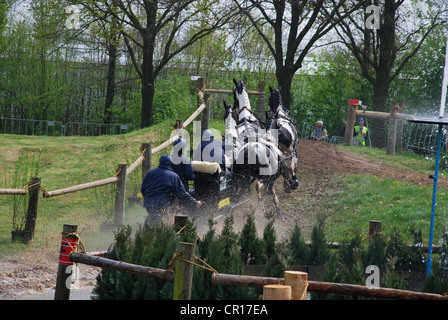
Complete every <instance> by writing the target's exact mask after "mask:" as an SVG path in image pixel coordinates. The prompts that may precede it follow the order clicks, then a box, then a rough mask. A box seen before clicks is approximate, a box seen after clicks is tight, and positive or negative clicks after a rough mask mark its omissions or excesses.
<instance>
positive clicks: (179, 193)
mask: <svg viewBox="0 0 448 320" xmlns="http://www.w3.org/2000/svg"><path fill="white" fill-rule="evenodd" d="M140 191H141V193H142V195H143V197H144V201H143V206H144V207H145V208H151V209H160V208H166V207H168V206H170V205H171V200H172V197H173V196H176V197H177V198H179V199H180V200H181V201H183V202H185V203H188V204H192V205H195V204H196V200H195V199H194V198H193V197H192V196H191V195H190V194H189V193H188V192H187V191H185V188H184V185H183V184H182V181H181V179H180V178H179V176H178V175H177V174H176V173H175V172H174V171H173V169H171V168H170V166H168V165H163V164H161V165H159V167H158V168H155V169H152V170H150V171H148V173H147V174H146V175H145V178H144V179H143V183H142V187H141V190H140Z"/></svg>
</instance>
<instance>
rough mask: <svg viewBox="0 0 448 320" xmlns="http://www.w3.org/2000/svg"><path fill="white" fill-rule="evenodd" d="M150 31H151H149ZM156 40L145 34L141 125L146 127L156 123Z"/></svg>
mask: <svg viewBox="0 0 448 320" xmlns="http://www.w3.org/2000/svg"><path fill="white" fill-rule="evenodd" d="M148 33H149V32H148ZM153 54H154V41H153V39H152V37H150V36H148V34H143V63H142V111H141V120H140V127H141V128H146V127H150V126H152V125H153V124H154V119H153V112H154V110H153V108H154V92H155V88H154V80H155V75H154V66H153Z"/></svg>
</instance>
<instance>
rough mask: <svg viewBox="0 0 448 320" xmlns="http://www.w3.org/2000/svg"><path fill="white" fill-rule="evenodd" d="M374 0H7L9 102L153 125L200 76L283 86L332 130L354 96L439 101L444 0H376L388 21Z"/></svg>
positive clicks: (181, 102)
mask: <svg viewBox="0 0 448 320" xmlns="http://www.w3.org/2000/svg"><path fill="white" fill-rule="evenodd" d="M371 3H372V1H354V0H334V1H324V0H316V1H301V0H296V1H283V0H274V1H255V0H254V1H246V2H243V1H238V0H232V1H230V0H229V1H227V0H204V1H191V0H182V1H174V0H163V1H149V0H139V1H130V0H101V1H94V0H88V1H78V0H49V1H43V0H0V77H1V81H0V115H3V116H4V117H17V118H29V119H39V120H42V119H43V120H45V119H46V120H56V121H61V122H64V123H65V122H69V121H72V122H104V123H127V124H133V125H134V126H136V127H146V126H148V125H150V124H152V123H154V122H158V121H161V120H165V119H167V118H171V117H181V116H182V118H183V117H184V114H185V115H188V112H189V111H191V110H189V108H192V106H193V105H194V104H192V103H190V102H191V101H190V98H189V97H187V95H188V88H189V81H190V76H193V75H195V76H197V75H200V76H204V77H206V79H207V84H208V85H209V86H213V85H216V86H219V87H222V88H229V87H230V86H232V82H231V79H232V78H233V77H235V78H238V77H241V78H242V77H243V76H244V75H246V76H247V77H248V78H249V80H254V81H255V83H256V81H265V82H266V87H267V88H268V87H269V86H273V87H277V86H281V87H282V93H283V95H284V97H285V101H287V103H288V105H289V106H290V109H291V112H292V114H293V115H294V117H295V121H296V122H297V123H298V124H300V123H302V122H303V121H307V122H310V123H314V122H315V121H316V120H318V119H323V120H324V122H325V125H326V126H327V129H329V131H330V134H331V135H338V134H339V131H340V127H341V126H342V124H343V120H344V118H345V108H346V104H347V100H348V99H352V98H359V99H361V100H363V101H364V102H365V103H366V104H367V105H369V106H373V108H372V109H373V110H377V111H388V108H387V106H388V105H389V104H390V103H391V102H395V101H397V100H404V101H405V102H406V104H407V108H408V110H410V111H414V110H420V109H422V108H426V109H428V108H429V107H430V106H433V105H434V103H436V102H438V101H439V99H440V85H441V69H440V67H441V66H442V65H443V56H444V43H445V41H444V40H443V41H441V40H440V39H441V38H444V37H445V36H446V32H445V29H443V27H442V26H441V23H442V22H443V19H441V17H442V13H443V9H444V7H443V6H442V4H443V2H442V1H436V0H431V1H430V2H425V5H422V4H421V2H418V1H414V0H400V1H399V0H384V1H376V2H375V1H374V3H376V4H377V5H378V6H379V8H380V9H381V11H380V18H381V23H380V28H379V29H368V28H366V25H365V21H366V19H367V18H368V17H369V13H366V7H367V5H368V4H371ZM426 4H429V5H426ZM69 5H76V7H75V8H77V11H73V10H72V11H70V10H67V8H69ZM76 14H79V16H78V21H79V25H75V26H74V27H72V28H69V24H67V21H69V22H70V21H72V20H70V19H72V18H74V17H76ZM253 89H255V88H253ZM216 104H219V102H217V103H216ZM190 113H191V112H190ZM374 129H377V130H379V131H378V133H374V134H373V135H372V138H374V139H375V138H377V137H381V136H382V135H381V130H383V129H384V128H382V127H381V126H377V125H376V124H375V128H374ZM379 140H381V139H379ZM376 145H381V141H378V143H377V144H376Z"/></svg>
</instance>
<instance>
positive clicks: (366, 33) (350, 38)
mask: <svg viewBox="0 0 448 320" xmlns="http://www.w3.org/2000/svg"><path fill="white" fill-rule="evenodd" d="M356 2H359V3H361V4H362V10H359V11H357V12H354V13H353V14H352V15H350V16H348V17H347V19H345V20H341V22H340V24H339V25H338V27H337V28H336V31H337V32H338V34H339V35H340V39H341V41H342V42H343V43H344V44H345V45H346V48H347V49H348V51H349V52H350V53H351V54H352V55H353V56H354V57H355V58H356V60H357V62H358V63H359V65H360V67H361V75H362V77H363V78H364V79H366V80H367V81H368V82H369V84H370V85H371V86H372V87H373V95H372V96H371V98H370V97H366V98H367V99H364V101H366V100H367V101H371V102H372V107H373V110H375V111H381V112H388V111H389V108H388V107H387V101H388V98H389V89H390V86H391V84H392V82H393V81H394V80H396V79H397V78H398V77H399V76H400V74H401V72H402V71H403V69H404V67H405V66H406V64H407V63H409V61H410V60H411V59H412V58H413V57H414V56H415V54H416V53H417V52H418V51H419V49H420V48H421V47H422V45H423V44H424V42H425V40H426V38H427V37H428V36H429V35H430V34H431V32H432V31H433V29H434V28H436V27H437V26H439V25H441V24H442V23H443V22H444V21H443V20H442V16H441V15H442V13H443V12H444V10H443V6H441V3H440V2H439V1H428V2H427V3H426V4H421V3H419V2H417V1H405V0H384V1H379V0H375V1H373V3H374V4H375V5H376V6H377V7H378V8H379V9H380V11H379V18H380V19H379V21H378V28H372V27H371V26H370V27H369V26H368V24H367V23H364V22H365V21H367V19H368V18H369V13H368V12H367V8H368V7H369V6H370V5H371V4H372V2H371V1H356ZM377 20H378V19H377ZM385 130H386V129H385V123H384V121H381V122H377V123H375V126H374V128H373V135H372V143H373V145H374V146H378V147H384V144H385V137H386V135H385Z"/></svg>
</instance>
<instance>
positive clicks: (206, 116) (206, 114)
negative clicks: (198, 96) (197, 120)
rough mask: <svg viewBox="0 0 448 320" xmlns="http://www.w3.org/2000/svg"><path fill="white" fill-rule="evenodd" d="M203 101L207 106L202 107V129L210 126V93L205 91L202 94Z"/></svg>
mask: <svg viewBox="0 0 448 320" xmlns="http://www.w3.org/2000/svg"><path fill="white" fill-rule="evenodd" d="M204 101H205V103H206V105H207V107H206V108H205V109H204V111H203V113H202V120H201V128H202V130H206V129H208V128H210V115H211V109H212V108H211V106H210V94H209V93H206V94H204Z"/></svg>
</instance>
